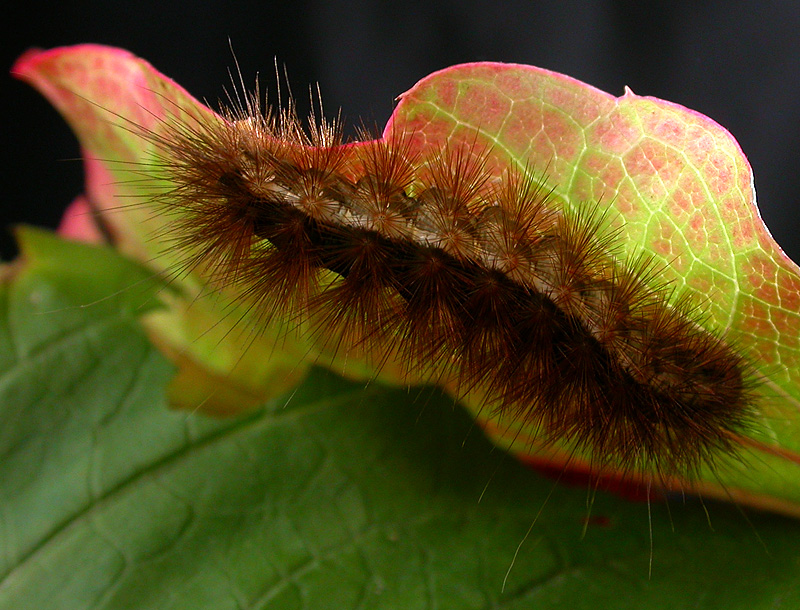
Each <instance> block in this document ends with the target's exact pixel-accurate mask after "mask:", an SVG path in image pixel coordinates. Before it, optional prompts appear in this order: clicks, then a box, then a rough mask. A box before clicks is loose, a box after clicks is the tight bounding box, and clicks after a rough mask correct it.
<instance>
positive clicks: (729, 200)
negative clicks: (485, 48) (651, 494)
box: [15, 45, 800, 514]
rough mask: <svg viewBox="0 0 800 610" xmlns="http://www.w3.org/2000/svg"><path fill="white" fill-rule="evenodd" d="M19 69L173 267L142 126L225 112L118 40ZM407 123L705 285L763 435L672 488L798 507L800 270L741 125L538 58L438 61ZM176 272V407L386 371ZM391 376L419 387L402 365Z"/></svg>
mask: <svg viewBox="0 0 800 610" xmlns="http://www.w3.org/2000/svg"><path fill="white" fill-rule="evenodd" d="M15 70H16V73H17V74H18V75H19V76H20V77H22V78H24V79H26V80H28V81H29V82H31V83H32V84H33V85H34V86H36V87H38V88H39V89H40V90H41V91H42V92H43V93H44V94H45V95H47V96H48V98H49V99H50V100H51V101H52V102H53V103H54V104H55V105H56V106H57V107H58V108H59V110H60V111H61V112H62V113H63V114H64V115H65V117H67V120H69V121H70V123H71V125H72V126H73V128H74V129H75V131H76V133H77V134H78V136H79V138H80V139H81V142H82V145H83V146H84V149H85V150H86V158H87V195H88V196H89V199H90V201H91V202H92V203H93V205H94V207H95V208H97V209H101V210H105V214H104V218H105V219H106V221H107V222H108V223H109V224H110V225H111V227H112V229H113V230H114V232H115V233H116V234H117V241H118V242H119V244H120V247H121V249H122V250H123V251H124V252H126V253H130V254H133V255H134V256H136V257H137V258H139V259H140V260H145V261H148V262H155V263H156V264H157V265H158V266H159V268H160V269H164V270H170V269H171V270H172V271H173V273H174V265H175V261H174V260H171V259H170V252H169V251H168V248H166V249H165V247H164V244H159V243H158V241H157V240H154V239H153V238H152V236H153V235H158V234H159V229H160V228H162V227H161V225H163V223H164V222H165V218H164V216H161V217H155V218H154V217H153V215H152V214H151V212H150V211H149V210H148V209H147V208H146V206H143V205H140V204H141V202H143V201H146V200H147V198H148V193H150V194H152V192H153V189H154V188H158V185H154V184H149V183H148V181H147V180H144V181H142V176H141V174H142V167H146V164H147V163H149V162H150V161H151V160H152V159H151V155H152V152H153V151H152V145H151V144H149V143H148V142H147V141H146V140H143V139H142V136H141V132H142V130H148V131H149V132H151V133H155V134H158V133H161V132H162V131H163V130H164V129H165V127H166V126H167V125H168V124H169V122H170V121H179V122H180V121H185V122H191V121H193V120H196V119H197V117H200V116H203V117H210V120H214V119H213V115H212V114H211V111H210V110H208V109H207V108H205V107H204V106H202V105H200V104H199V103H198V102H197V101H196V100H194V99H193V98H191V96H189V95H188V94H187V93H186V92H185V91H184V90H183V89H181V88H180V87H179V86H177V85H176V84H175V83H173V82H172V81H170V80H169V79H167V78H166V77H164V76H163V75H161V74H159V73H158V72H157V71H155V70H154V69H153V68H152V67H151V66H150V65H149V64H147V63H146V62H145V61H143V60H141V59H138V58H136V57H134V56H132V55H130V54H129V53H127V52H125V51H121V50H119V49H111V48H107V47H99V46H94V45H83V46H79V47H73V48H67V49H56V50H53V51H47V52H32V53H30V54H28V55H26V56H24V57H23V58H21V59H20V61H19V62H18V64H17V66H16V68H15ZM399 133H412V134H414V136H413V138H414V139H413V146H414V148H415V149H416V150H419V151H424V150H426V149H434V150H435V149H440V148H441V147H442V146H443V145H444V143H446V142H457V141H465V142H468V143H476V144H479V145H486V146H487V147H488V148H490V150H491V156H490V161H489V167H490V168H493V169H495V170H497V171H500V170H502V169H503V168H505V167H508V166H509V165H517V166H519V167H521V168H523V169H525V170H526V171H536V172H541V171H546V173H547V175H548V181H549V182H548V183H549V185H550V186H552V187H553V188H554V190H555V193H556V195H557V196H559V197H561V198H562V199H563V200H564V201H565V202H566V203H567V204H568V205H571V206H574V207H578V206H581V205H595V204H597V203H598V202H599V204H600V205H601V206H606V207H608V209H609V210H610V211H611V212H612V215H611V218H612V221H613V222H614V224H615V225H616V226H617V227H618V228H619V230H620V231H621V233H622V235H623V236H624V238H625V239H624V241H623V242H622V246H623V247H624V248H625V249H626V250H627V251H628V253H629V254H630V255H633V256H635V255H636V254H637V253H641V252H645V253H650V254H653V255H654V256H656V257H657V258H658V259H659V260H661V261H663V263H664V264H665V269H664V280H665V281H671V282H672V283H673V284H674V285H675V286H676V287H679V288H683V289H685V290H686V291H688V292H689V293H691V294H693V295H694V296H695V297H696V300H697V302H698V304H700V305H701V306H702V307H703V308H704V310H707V312H708V315H707V317H706V319H705V322H704V323H705V324H707V325H708V326H709V327H710V328H712V329H714V330H715V332H723V333H725V334H726V336H727V337H730V338H731V340H732V341H734V342H735V343H736V345H738V346H740V347H741V349H742V350H744V352H745V353H746V354H747V355H748V357H749V358H750V359H751V360H753V362H754V363H755V364H756V366H757V367H758V370H759V373H760V374H762V375H763V376H764V382H763V383H762V384H761V385H760V386H759V393H760V396H759V402H758V407H759V411H760V415H761V417H760V420H759V422H758V423H759V428H758V429H757V430H756V431H754V433H753V434H752V435H751V436H752V437H751V438H744V439H742V442H743V443H744V444H745V445H746V449H745V451H744V452H743V455H742V456H740V457H741V458H742V459H743V460H744V462H745V463H744V464H742V463H740V462H739V461H738V460H739V456H737V457H736V458H732V459H730V460H724V459H723V460H720V462H721V463H720V465H719V466H718V468H717V471H716V472H710V471H707V472H704V473H703V475H702V476H701V478H700V480H698V481H693V482H687V481H673V482H669V483H670V484H671V485H672V486H674V487H675V488H676V489H688V488H691V489H693V490H694V491H696V492H698V493H702V494H704V495H712V496H716V497H722V498H733V499H735V500H737V501H740V502H746V503H749V504H752V505H757V506H764V507H769V508H771V509H773V510H779V511H782V512H787V513H792V514H798V513H800V508H798V507H800V470H799V468H800V432H799V431H800V427H799V426H798V425H797V412H798V407H799V406H800V272H798V267H797V265H795V264H794V263H793V262H792V261H790V260H789V259H788V258H787V257H786V256H785V255H784V254H783V253H782V252H781V250H780V248H779V247H778V246H777V244H776V243H775V242H774V240H773V239H772V238H771V236H770V235H769V233H768V231H767V229H766V227H765V226H764V224H763V222H762V221H761V219H760V217H759V216H758V211H757V208H756V205H755V198H754V192H753V188H752V173H751V170H750V166H749V164H748V163H747V160H746V158H745V157H744V155H743V154H742V152H741V150H740V149H739V147H738V145H737V143H736V141H735V140H734V139H733V138H732V136H731V135H730V134H729V133H728V132H727V131H725V130H724V129H723V128H722V127H720V126H719V125H717V124H716V123H714V122H713V121H712V120H711V119H709V118H708V117H704V116H702V115H699V114H698V113H695V112H693V111H690V110H687V109H686V108H683V107H680V106H677V105H675V104H672V103H669V102H665V101H663V100H657V99H654V98H646V97H639V96H636V95H634V94H633V93H632V92H630V91H628V92H626V94H625V95H623V96H622V97H619V98H617V97H614V96H611V95H609V94H607V93H603V92H601V91H598V90H597V89H594V88H593V87H590V86H589V85H586V84H584V83H580V82H578V81H575V80H573V79H570V78H568V77H566V76H563V75H560V74H556V73H553V72H548V71H546V70H542V69H539V68H533V67H530V66H519V65H511V64H492V63H481V64H467V65H463V66H455V67H453V68H448V69H446V70H443V71H441V72H437V73H435V74H433V75H431V76H429V77H426V78H425V79H423V80H422V81H420V82H419V83H418V84H417V85H415V86H414V87H413V88H412V89H411V90H410V91H409V92H407V93H406V94H404V95H403V96H402V99H401V101H400V103H399V105H398V107H397V109H396V110H395V113H394V114H393V116H392V118H391V120H390V122H389V125H388V126H387V129H386V132H385V136H384V137H392V135H393V134H399ZM120 201H125V202H126V205H125V206H124V207H125V208H126V209H125V210H121V209H120V207H121V206H120ZM127 202H131V203H130V205H128V204H127ZM137 202H138V203H137ZM172 281H173V283H174V284H175V285H177V286H179V287H180V288H181V290H183V292H184V293H185V299H183V300H181V301H175V302H173V307H172V308H171V309H170V310H168V311H167V312H162V313H159V314H155V315H153V316H150V318H149V324H150V328H151V329H152V330H153V333H152V335H153V336H154V337H155V338H156V340H157V342H158V343H159V345H163V346H166V347H165V349H166V351H167V352H169V353H172V354H176V355H177V356H176V361H177V362H179V364H180V365H181V367H180V373H179V375H178V377H177V385H176V386H174V387H173V391H172V396H173V402H175V403H177V404H182V405H184V406H189V407H192V406H193V405H196V404H197V402H198V400H199V399H198V396H209V395H213V396H215V397H216V398H215V399H213V400H211V401H209V403H210V404H211V405H212V407H213V410H216V411H218V412H240V411H241V410H242V409H243V407H251V406H252V405H253V404H257V403H258V402H259V400H260V399H262V398H266V397H274V396H276V395H278V394H281V393H282V392H284V391H286V390H287V389H288V388H289V387H291V386H292V385H293V384H294V383H295V382H296V380H297V379H298V378H299V377H301V376H302V375H303V374H304V373H305V371H306V370H307V367H308V366H309V363H310V362H313V361H316V362H319V363H320V364H327V365H329V366H331V367H332V368H333V369H334V370H337V371H344V372H346V373H347V374H348V375H349V376H351V377H354V378H367V379H368V378H371V377H373V376H374V374H375V371H374V370H372V369H370V368H369V367H367V368H365V367H364V366H363V364H361V363H359V362H357V361H356V360H355V359H354V358H350V359H346V360H343V359H341V358H340V359H337V358H335V357H334V358H332V359H331V358H330V357H329V356H328V355H326V354H320V353H319V352H318V351H317V350H316V348H315V346H314V345H311V344H309V343H308V342H307V340H306V339H305V338H304V336H303V335H302V334H297V335H292V336H284V335H283V334H282V333H281V331H280V329H271V330H266V331H264V332H263V333H262V334H258V336H254V335H253V334H251V333H248V331H247V330H244V331H239V332H237V331H236V328H239V329H241V328H244V329H248V328H249V327H248V325H247V324H246V322H244V320H246V319H247V318H248V316H249V312H248V311H247V308H246V307H244V308H243V307H241V306H240V305H237V304H235V302H234V301H233V299H232V296H231V295H229V294H226V293H225V292H224V291H223V292H222V293H221V294H219V295H217V296H216V297H215V298H213V299H209V298H207V297H206V296H203V297H202V298H200V295H203V294H204V293H203V289H202V286H201V282H200V280H199V279H198V278H196V277H194V276H193V275H191V274H189V275H181V276H179V277H176V276H173V280H172ZM276 337H280V341H279V342H278V343H279V347H277V348H276ZM242 346H245V347H247V348H248V349H247V350H246V353H244V355H243V354H242ZM381 379H383V380H384V381H389V382H394V383H401V382H404V381H405V380H404V379H403V378H402V377H401V376H397V375H394V374H393V368H392V366H391V363H389V366H386V367H384V369H383V370H382V371H381ZM219 387H222V388H223V389H222V390H214V389H213V388H219ZM466 403H467V406H468V407H469V408H471V409H472V410H473V412H474V413H475V414H476V416H477V417H478V418H479V419H480V420H481V423H482V425H483V426H484V427H485V428H486V430H487V431H488V432H489V433H490V434H491V435H492V436H493V438H494V439H495V441H496V442H497V443H498V444H499V445H501V446H503V447H509V448H511V449H512V450H513V451H515V452H517V453H519V454H521V455H522V457H530V456H531V455H533V456H534V457H539V456H544V459H545V460H550V461H555V462H562V463H563V462H564V461H565V460H566V459H567V458H566V456H565V454H564V453H563V452H559V451H556V452H555V453H554V454H553V453H541V452H542V449H541V448H539V447H537V445H536V441H535V438H533V437H534V436H535V435H534V434H533V431H530V430H519V429H516V428H510V429H509V428H508V427H507V426H505V425H503V423H502V422H497V421H495V420H493V419H491V418H489V419H488V420H487V418H486V417H485V415H486V414H485V409H482V406H483V405H482V404H481V403H479V402H475V401H474V400H470V399H469V397H468V399H467V401H466Z"/></svg>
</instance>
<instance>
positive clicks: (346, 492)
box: [0, 231, 800, 610]
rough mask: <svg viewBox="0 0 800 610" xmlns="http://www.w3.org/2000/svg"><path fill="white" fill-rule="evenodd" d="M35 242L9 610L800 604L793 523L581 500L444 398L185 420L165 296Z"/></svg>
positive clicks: (16, 290) (17, 340) (9, 359)
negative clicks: (502, 447) (163, 338)
mask: <svg viewBox="0 0 800 610" xmlns="http://www.w3.org/2000/svg"><path fill="white" fill-rule="evenodd" d="M22 245H23V251H24V255H25V261H26V263H25V264H24V265H23V264H22V263H18V264H17V265H15V266H14V267H13V268H6V269H5V270H4V275H3V281H2V284H0V302H2V304H3V307H2V310H1V311H2V317H0V333H2V340H0V421H2V427H0V430H2V433H1V434H0V454H2V456H3V459H2V460H0V508H2V511H1V512H0V548H2V550H3V552H2V554H1V555H0V608H2V609H4V610H5V609H8V610H12V609H13V610H25V609H27V608H30V609H35V610H49V609H58V610H71V609H75V610H86V609H87V608H92V609H94V610H113V609H123V608H125V609H129V608H148V609H153V610H158V609H167V608H169V609H170V610H178V609H182V608H186V609H187V610H188V609H192V610H198V609H204V608H209V609H212V608H213V609H214V610H224V609H226V608H230V609H239V608H276V609H306V608H308V609H312V608H313V609H314V610H320V609H324V608H331V609H336V610H342V609H345V608H375V609H381V608H385V609H400V608H402V609H403V610H414V609H416V608H420V609H422V608H431V607H437V608H448V609H453V610H459V609H462V608H464V609H467V608H487V607H493V608H508V609H517V608H518V609H520V610H521V609H523V608H531V607H535V608H539V609H543V610H546V609H548V608H553V609H556V608H565V607H567V608H574V609H576V610H580V609H587V610H589V609H595V608H610V607H613V608H618V609H621V610H624V609H626V608H630V609H636V610H640V609H643V608H648V609H656V608H664V609H667V608H669V609H672V608H684V607H691V608H698V609H701V610H704V609H713V608H720V609H726V610H731V609H738V608H741V609H747V610H760V609H767V608H770V609H775V608H778V609H781V608H785V609H790V608H796V607H797V606H798V605H800V585H799V584H798V583H800V558H798V555H797V552H796V549H797V547H798V545H799V544H800V523H798V522H797V521H795V520H790V519H786V518H782V517H778V516H774V515H767V514H751V515H750V516H749V520H748V519H745V518H744V517H743V515H742V514H740V513H739V512H738V511H737V510H736V509H735V508H734V507H731V506H727V505H723V504H716V503H709V504H708V505H707V507H706V508H707V509H708V512H709V514H710V515H711V522H712V523H713V529H712V527H711V526H710V525H709V523H708V522H707V520H706V516H705V514H704V512H703V510H702V509H701V507H700V506H699V504H698V503H697V502H693V501H689V502H688V505H683V504H682V503H681V502H677V501H673V502H672V503H671V504H670V505H669V507H667V506H665V505H661V504H655V505H653V506H652V507H651V510H649V509H648V507H647V506H646V505H645V504H642V503H630V502H625V501H623V500H621V499H619V498H617V497H614V496H610V495H607V494H604V493H602V492H598V493H596V494H592V497H591V498H587V491H586V489H585V488H583V487H579V488H568V487H564V486H560V485H555V484H554V483H553V481H550V480H547V479H544V478H542V477H540V476H538V475H536V474H535V473H533V472H531V471H529V470H527V469H525V468H524V467H522V466H520V465H519V464H518V463H516V462H515V461H514V460H510V459H508V457H507V456H505V455H503V454H502V453H500V452H498V451H496V450H495V449H493V447H492V445H491V444H490V443H488V442H487V440H486V439H485V438H484V437H483V436H482V435H481V434H480V433H479V431H478V429H476V428H475V427H474V426H473V425H472V424H471V422H470V418H469V417H468V416H467V415H466V413H464V412H463V411H460V410H457V411H454V409H453V405H452V401H451V400H450V399H448V398H447V397H445V396H442V395H441V394H439V393H438V392H437V391H433V390H424V391H422V392H420V393H411V394H409V393H408V392H406V391H402V390H397V389H391V388H388V387H386V386H381V385H379V384H373V385H371V386H370V387H369V388H368V389H367V390H366V391H365V390H364V388H363V385H362V384H353V383H350V382H347V381H344V380H342V379H341V378H337V377H335V376H333V375H332V374H330V373H327V372H325V371H323V370H321V369H318V368H317V369H314V370H313V371H312V373H311V374H310V376H309V377H308V378H307V379H306V381H305V382H304V383H303V384H301V385H300V387H299V388H298V389H297V391H296V392H293V393H290V394H289V395H286V396H282V397H280V398H277V399H275V400H272V401H269V402H267V403H266V404H264V405H263V406H262V407H261V408H259V409H257V410H253V411H251V412H250V413H248V414H247V415H245V416H239V417H236V418H225V419H210V418H208V417H206V416H203V415H199V414H195V413H186V412H182V411H170V410H168V409H167V408H165V403H164V388H165V385H166V383H167V380H168V379H169V377H170V375H171V374H172V367H171V366H170V364H169V363H168V362H167V361H166V360H165V359H164V358H163V357H162V356H161V355H160V354H159V353H158V352H157V351H156V350H155V349H154V348H153V347H152V346H151V345H150V343H149V341H148V340H147V338H146V337H145V336H144V334H143V333H142V331H141V329H140V327H139V325H138V323H137V321H136V316H138V315H140V314H141V313H142V311H144V310H146V309H147V308H149V307H153V306H156V305H157V301H156V300H154V298H153V297H154V296H155V295H156V293H157V292H158V291H159V290H161V289H162V286H161V285H160V283H158V282H152V281H151V282H149V283H148V280H149V279H151V275H150V274H149V273H148V272H146V271H143V270H142V269H141V268H139V267H138V266H135V265H133V264H132V263H130V262H129V261H126V260H125V259H123V258H121V257H120V256H118V255H116V254H115V253H114V252H112V251H110V250H108V249H100V248H96V247H90V246H86V245H82V244H74V243H68V242H63V241H60V240H56V239H54V238H52V237H48V236H47V235H45V234H41V233H38V232H31V231H26V232H25V233H24V234H23V243H22ZM87 261H91V263H92V264H91V265H88V264H87ZM131 277H136V278H138V279H139V280H140V282H139V283H138V284H137V286H139V288H140V289H139V290H138V291H137V290H131V289H127V290H121V291H119V292H118V293H117V294H116V295H115V296H114V297H113V298H112V299H109V298H103V296H104V295H107V294H108V289H109V288H111V289H112V290H116V289H121V288H125V287H126V286H127V287H128V288H130V284H129V281H130V278H131ZM90 302H91V303H93V304H91V305H88V303H90ZM43 321H46V323H44V322H43ZM587 499H588V500H590V504H591V507H588V506H587ZM649 513H652V517H650V516H649ZM650 519H652V521H651V524H649V520H650ZM534 521H535V523H534ZM532 524H533V525H532ZM651 527H652V550H651V531H650V530H651ZM529 528H531V529H530V534H528V530H529ZM584 530H585V533H584ZM759 538H760V539H761V541H763V546H762V544H761V542H760V541H759ZM520 543H522V545H521V547H520V549H519V553H518V554H517V555H516V559H515V552H516V550H517V547H518V546H519V545H520ZM651 558H652V576H649V573H650V562H651ZM512 563H513V567H511V570H510V574H509V576H508V581H507V583H506V585H505V590H503V581H504V579H505V577H506V573H507V572H508V570H509V567H510V566H512Z"/></svg>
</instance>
